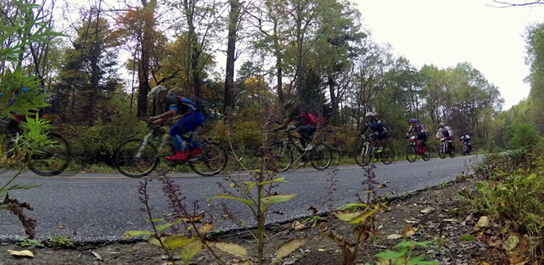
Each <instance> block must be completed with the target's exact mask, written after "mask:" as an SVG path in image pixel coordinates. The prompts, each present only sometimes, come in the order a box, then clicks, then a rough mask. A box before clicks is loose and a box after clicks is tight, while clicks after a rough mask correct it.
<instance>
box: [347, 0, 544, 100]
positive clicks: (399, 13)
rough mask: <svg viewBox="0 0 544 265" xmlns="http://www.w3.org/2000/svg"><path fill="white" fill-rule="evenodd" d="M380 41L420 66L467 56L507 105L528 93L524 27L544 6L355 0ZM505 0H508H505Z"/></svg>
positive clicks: (541, 17) (468, 0) (474, 0)
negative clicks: (525, 79) (499, 6)
mask: <svg viewBox="0 0 544 265" xmlns="http://www.w3.org/2000/svg"><path fill="white" fill-rule="evenodd" d="M353 1H354V2H355V3H356V4H358V6H359V10H360V12H361V14H362V17H363V22H364V24H365V25H366V27H367V28H369V29H370V30H371V31H372V35H373V38H374V39H376V40H377V41H378V42H383V43H385V42H387V43H390V44H391V46H392V48H393V49H394V51H395V52H396V53H397V55H403V56H405V57H406V58H407V59H408V60H410V62H411V63H412V64H413V65H415V66H416V67H421V66H422V65H424V64H434V65H436V66H438V67H441V68H446V67H450V66H452V67H453V66H455V65H456V64H457V63H459V62H464V61H466V62H469V63H471V64H472V66H473V67H474V68H476V69H478V70H479V71H480V72H482V74H483V75H484V76H485V77H486V79H487V80H488V81H489V82H490V83H493V84H495V85H496V86H497V87H499V90H500V92H501V95H502V97H503V98H504V99H505V104H504V106H503V109H505V110H506V109H509V108H510V107H511V106H513V105H515V104H517V103H518V102H519V101H520V100H522V99H524V98H526V97H527V96H528V95H529V90H530V86H529V84H527V83H525V82H524V81H523V79H524V78H525V77H526V76H527V75H528V74H529V67H528V66H527V65H525V56H526V42H525V39H524V33H525V30H526V27H527V26H528V25H530V24H532V23H540V22H544V6H531V7H509V8H496V7H492V6H491V5H494V6H496V4H495V3H494V2H493V1H492V0H454V1H453V0H450V1H445V0H411V1H406V0H353ZM505 1H506V0H505Z"/></svg>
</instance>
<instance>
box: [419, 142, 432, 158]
mask: <svg viewBox="0 0 544 265" xmlns="http://www.w3.org/2000/svg"><path fill="white" fill-rule="evenodd" d="M421 149H423V154H421V158H422V159H423V161H429V160H430V159H431V151H430V150H429V146H422V147H421Z"/></svg>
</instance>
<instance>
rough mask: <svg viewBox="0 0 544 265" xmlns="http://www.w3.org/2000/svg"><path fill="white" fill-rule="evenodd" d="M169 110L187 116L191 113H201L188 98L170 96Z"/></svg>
mask: <svg viewBox="0 0 544 265" xmlns="http://www.w3.org/2000/svg"><path fill="white" fill-rule="evenodd" d="M168 109H169V110H175V111H176V112H177V113H178V114H185V113H187V112H189V111H195V112H196V111H199V109H198V108H197V106H196V104H195V103H194V102H193V101H191V100H190V99H188V98H184V97H177V96H169V97H168Z"/></svg>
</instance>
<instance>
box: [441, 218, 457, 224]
mask: <svg viewBox="0 0 544 265" xmlns="http://www.w3.org/2000/svg"><path fill="white" fill-rule="evenodd" d="M444 222H452V223H457V222H459V220H457V219H453V218H451V219H444Z"/></svg>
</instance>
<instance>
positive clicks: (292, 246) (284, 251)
mask: <svg viewBox="0 0 544 265" xmlns="http://www.w3.org/2000/svg"><path fill="white" fill-rule="evenodd" d="M304 244H306V240H304V239H299V238H293V239H291V240H289V241H287V242H285V243H284V244H283V245H282V246H281V247H280V248H279V249H278V250H276V258H275V259H274V261H273V262H272V264H275V263H276V262H278V261H279V260H281V259H282V258H284V257H286V256H288V255H289V254H291V253H293V252H294V251H295V250H297V249H299V248H300V247H302V246H303V245H304Z"/></svg>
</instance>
